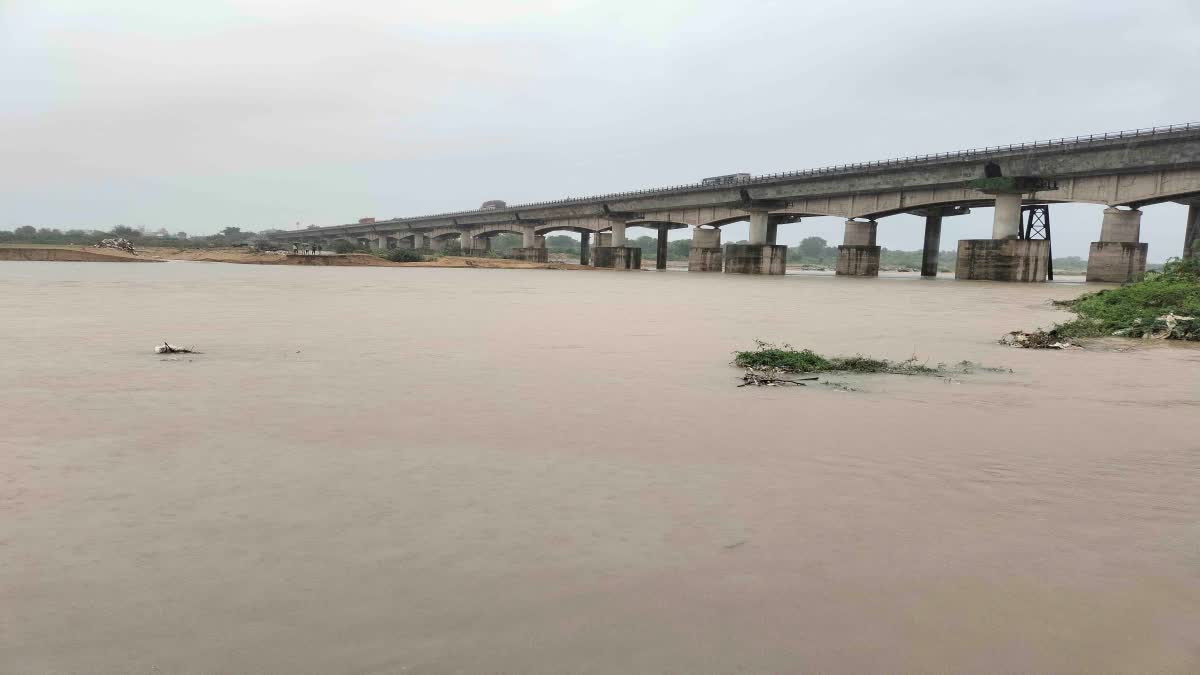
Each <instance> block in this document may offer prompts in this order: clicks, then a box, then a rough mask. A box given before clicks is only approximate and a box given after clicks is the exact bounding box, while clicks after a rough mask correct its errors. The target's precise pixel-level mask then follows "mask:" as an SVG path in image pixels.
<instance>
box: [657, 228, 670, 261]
mask: <svg viewBox="0 0 1200 675" xmlns="http://www.w3.org/2000/svg"><path fill="white" fill-rule="evenodd" d="M667 231H668V230H667V226H666V225H659V226H658V242H657V243H658V246H657V247H656V248H655V251H654V253H655V256H654V269H656V270H665V269H667Z"/></svg>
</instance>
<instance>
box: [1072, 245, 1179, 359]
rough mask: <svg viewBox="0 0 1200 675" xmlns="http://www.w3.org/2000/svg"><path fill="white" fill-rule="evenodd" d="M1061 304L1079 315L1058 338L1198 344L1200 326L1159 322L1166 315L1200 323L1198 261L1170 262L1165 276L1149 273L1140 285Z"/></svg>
mask: <svg viewBox="0 0 1200 675" xmlns="http://www.w3.org/2000/svg"><path fill="white" fill-rule="evenodd" d="M1057 304H1059V306H1064V307H1066V308H1068V309H1070V310H1071V311H1072V312H1074V313H1075V314H1076V318H1075V319H1073V320H1071V321H1068V322H1066V323H1063V324H1059V325H1057V326H1055V327H1054V329H1053V331H1054V332H1056V333H1058V334H1059V335H1063V336H1067V337H1097V336H1104V335H1124V336H1129V337H1144V336H1149V335H1156V336H1159V337H1166V338H1171V339H1176V340H1200V321H1197V320H1182V321H1181V320H1166V319H1162V318H1160V317H1165V316H1167V315H1168V314H1174V315H1176V316H1180V317H1197V318H1200V258H1192V259H1190V260H1172V261H1170V262H1168V263H1167V264H1166V265H1164V266H1163V269H1162V270H1161V271H1158V272H1148V273H1147V274H1146V278H1145V279H1143V280H1142V281H1138V282H1135V283H1131V284H1127V285H1125V286H1121V287H1120V288H1114V289H1109V290H1104V291H1099V292H1097V293H1088V294H1087V295H1083V296H1080V297H1078V298H1076V299H1075V300H1072V301H1069V302H1060V303H1057Z"/></svg>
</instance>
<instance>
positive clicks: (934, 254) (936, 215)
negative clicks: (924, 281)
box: [921, 209, 942, 277]
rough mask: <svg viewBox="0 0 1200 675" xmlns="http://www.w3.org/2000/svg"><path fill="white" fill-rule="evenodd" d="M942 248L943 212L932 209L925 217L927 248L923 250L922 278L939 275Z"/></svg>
mask: <svg viewBox="0 0 1200 675" xmlns="http://www.w3.org/2000/svg"><path fill="white" fill-rule="evenodd" d="M941 246H942V210H941V209H930V210H929V213H928V214H926V215H925V248H923V249H922V250H921V276H923V277H936V276H937V274H938V249H939V248H941Z"/></svg>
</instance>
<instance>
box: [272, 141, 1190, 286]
mask: <svg viewBox="0 0 1200 675" xmlns="http://www.w3.org/2000/svg"><path fill="white" fill-rule="evenodd" d="M1168 201H1175V202H1179V203H1183V204H1188V205H1190V208H1189V210H1188V219H1187V223H1184V224H1181V225H1182V228H1181V229H1182V230H1184V233H1183V239H1184V242H1183V243H1184V247H1183V251H1182V252H1183V254H1184V255H1185V256H1190V255H1191V254H1192V252H1193V250H1194V247H1195V245H1196V241H1197V239H1198V238H1200V124H1185V125H1174V126H1170V127H1156V128H1152V129H1138V130H1134V131H1124V132H1116V133H1107V134H1094V135H1089V136H1077V137H1074V138H1063V139H1056V140H1052V141H1040V142H1035V143H1021V144H1013V145H1007V146H997V147H988V148H980V149H975V150H964V151H958V152H948V153H939V154H935V155H924V156H919V157H907V158H903V159H893V160H884V161H879V162H867V163H862V164H850V165H843V166H835V167H826V168H821V169H810V170H806V171H796V172H790V173H781V174H771V175H764V176H752V177H740V176H739V177H735V178H732V179H730V180H728V181H726V182H722V183H720V184H716V185H711V184H702V183H701V184H692V185H681V186H675V187H667V188H656V189H648V190H641V191H636V192H623V193H616V194H607V195H597V196H594V197H583V198H575V199H562V200H557V201H550V202H539V203H533V204H522V205H517V206H505V207H502V208H490V209H479V210H472V211H459V212H455V213H442V214H435V215H429V216H419V217H413V218H395V219H391V220H381V221H378V222H376V221H374V220H372V219H364V220H363V221H360V222H359V223H354V224H350V225H338V226H334V227H322V228H313V229H308V230H298V231H289V232H278V233H275V234H274V235H272V237H273V239H275V240H277V241H282V242H305V243H315V242H324V243H326V244H328V243H330V242H332V241H335V240H338V239H344V240H348V241H351V242H354V243H356V244H358V245H364V244H365V245H370V246H373V247H376V248H381V249H383V248H392V247H398V246H402V247H411V248H416V249H432V250H437V249H439V248H442V247H444V246H445V244H446V243H447V242H448V241H452V240H457V241H459V242H460V244H461V246H462V250H463V252H464V254H466V255H480V254H483V253H484V252H486V251H487V250H489V248H490V237H492V236H495V235H497V234H501V233H515V234H518V235H521V236H522V238H523V240H522V244H523V245H522V247H521V248H520V249H518V250H517V253H518V254H519V255H520V256H521V257H522V258H525V259H527V260H535V261H544V260H545V259H546V249H545V241H544V236H545V235H546V234H548V233H551V232H561V231H566V232H576V233H579V234H580V235H581V238H582V245H581V262H582V263H584V264H589V263H590V264H593V265H595V266H597V267H610V268H616V269H637V268H640V267H641V249H639V248H637V247H631V246H628V245H627V242H626V230H627V228H630V227H644V228H650V229H653V230H656V231H657V232H658V256H657V258H658V260H657V263H658V267H659V268H660V269H661V268H663V267H665V265H666V244H667V231H668V230H670V229H674V228H683V227H690V228H693V232H692V245H691V246H692V247H691V252H690V254H689V258H688V270H689V271H694V272H720V271H722V270H724V271H725V272H728V273H739V274H783V273H784V268H785V264H786V258H787V247H786V246H782V245H778V244H776V233H777V231H778V228H779V226H781V225H784V226H786V225H787V224H789V223H795V222H798V221H800V220H801V219H803V218H808V217H816V216H836V217H839V218H844V219H845V220H846V224H845V238H844V241H843V243H842V245H841V246H839V247H838V262H837V274H840V275H850V276H875V275H877V274H878V272H879V253H880V247H879V246H877V245H876V229H877V227H878V221H879V220H880V219H882V218H886V217H888V216H892V215H896V214H900V213H910V214H918V215H922V216H924V217H925V247H924V259H923V265H922V270H921V272H922V274H923V275H926V276H932V275H936V274H937V255H938V249H939V247H940V244H941V223H942V219H943V218H945V217H948V216H953V215H958V214H962V213H967V212H969V210H970V209H972V208H979V207H993V208H994V209H995V215H994V220H993V226H992V238H991V239H980V240H961V241H959V243H958V266H957V268H956V270H955V274H956V276H957V277H959V278H967V279H989V280H996V281H1041V280H1044V279H1045V278H1046V272H1047V266H1048V262H1049V261H1048V259H1047V253H1048V248H1047V242H1046V241H1044V240H1039V239H1029V238H1023V235H1024V231H1023V228H1022V222H1021V219H1022V213H1023V209H1022V207H1023V205H1032V204H1055V203H1067V202H1083V203H1092V204H1103V205H1104V206H1106V207H1107V208H1106V209H1105V210H1104V216H1103V219H1102V222H1100V223H1097V230H1098V241H1095V242H1093V243H1092V246H1091V251H1090V255H1089V257H1088V279H1089V280H1093V281H1114V282H1123V281H1128V280H1131V279H1134V278H1137V277H1139V276H1140V275H1141V274H1143V273H1144V272H1145V268H1146V253H1147V244H1144V243H1141V242H1140V241H1139V236H1140V224H1141V211H1140V208H1141V207H1143V206H1146V205H1150V204H1156V203H1160V202H1168ZM742 221H749V223H750V236H749V243H747V244H727V245H725V246H724V247H722V246H721V227H722V226H724V225H727V224H729V223H734V222H742ZM592 235H596V240H595V245H594V246H593V245H592Z"/></svg>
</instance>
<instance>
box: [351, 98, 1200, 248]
mask: <svg viewBox="0 0 1200 675" xmlns="http://www.w3.org/2000/svg"><path fill="white" fill-rule="evenodd" d="M1198 130H1200V122H1191V123H1188V124H1171V125H1168V126H1165V127H1146V128H1142V129H1127V130H1125V131H1110V132H1107V133H1103V134H1088V135H1087V136H1073V137H1072V136H1066V137H1063V138H1054V139H1051V140H1046V141H1029V142H1026V143H1010V144H1009V145H989V146H985V147H982V148H972V149H970V150H955V151H951V152H938V153H933V154H928V155H911V156H908V157H897V158H893V159H882V160H875V161H871V162H856V163H851V164H837V165H834V166H823V167H818V168H815V169H800V170H797V171H784V172H779V173H767V174H758V175H753V176H749V177H747V178H737V179H734V180H731V181H729V182H728V183H722V184H721V185H715V186H714V185H704V184H702V183H685V184H682V185H671V186H667V187H656V188H646V189H644V190H631V191H626V192H609V193H606V194H599V195H592V196H588V197H564V198H562V199H552V200H549V201H542V202H528V203H525V204H513V205H510V206H508V207H507V208H505V209H504V211H512V210H516V209H529V208H539V207H546V206H565V205H568V204H582V203H587V202H593V201H597V200H612V199H625V198H629V197H641V196H646V195H661V194H669V193H672V192H680V191H693V190H697V189H701V190H703V189H710V190H719V189H725V188H729V187H730V186H736V185H755V184H762V183H771V182H774V181H779V180H786V179H789V178H797V177H801V176H821V175H832V174H842V173H852V172H855V171H863V170H871V169H880V168H891V167H899V166H908V165H913V164H922V163H927V162H937V161H945V160H949V159H967V158H973V157H981V156H986V155H990V154H995V153H999V152H1012V151H1014V150H1031V149H1036V148H1049V147H1055V146H1069V145H1086V144H1088V143H1098V142H1104V141H1111V140H1117V139H1122V138H1138V137H1144V136H1155V135H1161V134H1170V133H1176V132H1180V131H1198ZM477 213H481V211H480V210H479V209H474V210H470V211H450V212H446V213H435V214H431V215H425V216H414V217H410V218H395V219H391V220H388V221H380V223H376V224H383V223H385V222H389V223H402V222H405V221H410V220H428V219H430V218H448V217H453V216H466V215H473V214H477ZM334 227H354V225H353V224H351V225H344V226H334Z"/></svg>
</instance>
